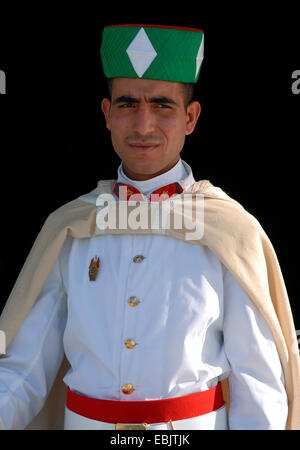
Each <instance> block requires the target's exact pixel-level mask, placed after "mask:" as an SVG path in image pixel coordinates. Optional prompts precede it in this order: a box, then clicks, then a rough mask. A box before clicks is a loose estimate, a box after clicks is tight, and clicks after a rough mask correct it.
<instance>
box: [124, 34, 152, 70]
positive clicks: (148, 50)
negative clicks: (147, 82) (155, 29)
mask: <svg viewBox="0 0 300 450" xmlns="http://www.w3.org/2000/svg"><path fill="white" fill-rule="evenodd" d="M126 53H127V55H128V56H129V59H130V61H131V64H132V66H133V68H134V70H135V71H136V74H137V75H138V77H139V78H141V77H142V76H143V75H144V73H145V72H146V70H147V69H148V67H150V65H151V63H152V61H153V60H154V58H156V56H157V53H156V51H155V49H154V47H153V45H152V44H151V41H150V39H149V38H148V36H147V34H146V32H145V30H144V28H141V29H140V31H139V32H138V34H137V35H136V36H135V38H134V39H133V41H132V42H131V44H130V45H129V47H128V48H127V50H126Z"/></svg>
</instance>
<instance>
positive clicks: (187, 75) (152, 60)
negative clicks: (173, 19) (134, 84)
mask: <svg viewBox="0 0 300 450" xmlns="http://www.w3.org/2000/svg"><path fill="white" fill-rule="evenodd" d="M203 55H204V33H203V31H202V30H199V29H196V28H186V27H170V26H160V25H136V24H134V25H132V24H130V25H112V26H107V27H105V28H104V30H103V38H102V45H101V59H102V64H103V71H104V75H105V76H106V77H107V78H117V77H122V78H147V79H150V80H166V81H177V82H181V83H196V82H197V80H198V77H199V72H200V68H201V64H202V61H203Z"/></svg>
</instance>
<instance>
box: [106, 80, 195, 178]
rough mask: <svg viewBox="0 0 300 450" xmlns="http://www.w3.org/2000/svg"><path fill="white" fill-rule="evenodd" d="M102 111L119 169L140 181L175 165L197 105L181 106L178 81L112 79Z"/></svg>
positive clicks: (193, 119) (191, 124)
mask: <svg viewBox="0 0 300 450" xmlns="http://www.w3.org/2000/svg"><path fill="white" fill-rule="evenodd" d="M102 110H103V112H104V115H105V119H106V126H107V128H108V129H109V130H110V132H111V139H112V144H113V147H114V149H115V151H116V153H117V154H118V156H119V157H120V158H121V160H122V161H123V169H124V172H125V173H126V174H127V176H129V177H130V178H133V179H136V180H146V179H149V178H152V177H154V176H157V175H159V174H161V173H164V172H166V171H167V170H169V169H171V168H172V167H173V166H174V165H175V164H176V163H177V161H178V160H179V154H180V152H181V150H182V148H183V145H184V141H185V136H186V135H188V134H191V133H192V132H193V130H194V128H195V125H196V122H197V119H198V117H199V114H200V105H199V103H198V102H192V103H191V104H190V105H188V107H187V108H186V106H185V104H184V91H183V87H182V85H181V84H180V83H173V82H168V81H157V80H146V79H132V78H115V79H114V80H113V83H112V96H111V101H110V100H108V99H106V98H105V99H103V101H102Z"/></svg>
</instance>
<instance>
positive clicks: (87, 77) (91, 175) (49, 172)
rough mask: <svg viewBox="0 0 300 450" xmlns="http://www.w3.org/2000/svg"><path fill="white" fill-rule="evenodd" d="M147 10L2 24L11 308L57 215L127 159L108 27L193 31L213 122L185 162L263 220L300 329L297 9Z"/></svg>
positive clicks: (4, 235) (6, 275) (201, 126)
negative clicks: (116, 138)
mask: <svg viewBox="0 0 300 450" xmlns="http://www.w3.org/2000/svg"><path fill="white" fill-rule="evenodd" d="M143 5H144V6H145V4H143ZM148 6H149V7H148V8H147V9H145V12H143V13H140V14H139V15H138V14H133V13H132V11H133V9H134V8H133V7H130V5H126V8H125V9H126V10H127V11H126V14H123V11H120V10H119V7H118V6H117V5H115V8H114V7H113V6H112V7H110V9H109V11H108V10H107V9H105V10H103V11H101V8H99V10H97V11H96V10H92V9H91V8H89V7H88V6H84V5H82V6H81V9H79V7H78V9H76V10H75V9H74V7H71V6H70V8H69V9H66V10H64V11H62V10H61V8H58V7H56V8H54V7H52V9H50V8H49V9H47V8H46V7H43V9H41V8H40V9H39V7H38V6H36V7H35V9H34V10H33V11H30V10H28V8H26V9H25V8H24V11H22V10H20V9H18V14H15V15H14V14H11V13H10V15H9V16H6V14H4V15H3V16H2V17H1V18H0V28H1V31H0V32H1V36H0V38H1V41H0V42H1V45H0V69H1V70H4V71H5V72H6V80H7V94H6V95H1V96H0V119H1V122H0V132H1V134H0V150H1V153H0V154H1V239H0V245H1V254H0V276H1V291H0V306H1V308H2V307H3V306H4V303H5V301H6V299H7V297H8V295H9V293H10V291H11V289H12V287H13V284H14V282H15V280H16V278H17V275H18V273H19V271H20V269H21V267H22V265H23V263H24V261H25V258H26V256H27V254H28V252H29V250H30V248H31V246H32V244H33V242H34V239H35V238H36V236H37V234H38V232H39V231H40V229H41V227H42V225H43V223H44V221H45V219H46V217H47V216H48V215H49V213H50V212H52V211H53V210H54V209H56V208H57V207H59V206H61V205H62V204H64V203H66V202H67V201H69V200H72V199H74V198H76V197H77V196H79V195H81V194H83V193H86V192H88V191H90V190H92V189H94V187H95V186H96V183H97V181H98V180H99V179H106V178H114V177H115V175H116V169H117V167H118V165H119V159H118V157H117V156H116V155H115V154H114V152H113V150H112V146H111V142H110V135H109V132H108V131H107V130H106V128H105V122H104V118H103V117H102V113H101V110H100V102H101V98H102V97H103V95H105V92H106V85H105V80H104V77H103V75H102V66H101V61H100V53H99V52H100V44H101V33H102V28H103V26H104V25H108V24H117V23H152V24H165V25H182V26H190V27H197V28H201V29H203V30H204V32H205V56H204V63H203V65H202V69H201V73H200V78H199V82H198V84H197V89H196V95H197V98H198V100H199V101H200V103H201V106H202V113H201V116H200V119H199V123H198V126H197V129H196V131H195V132H194V134H193V135H191V136H189V137H188V138H187V141H186V145H185V148H184V150H183V152H182V158H183V159H184V160H185V161H186V162H188V163H189V164H190V165H191V166H192V168H193V173H194V177H195V178H196V179H197V180H199V179H203V178H204V179H209V180H210V181H211V182H212V183H213V184H215V185H218V186H220V187H222V189H223V190H225V192H227V193H228V194H229V195H230V196H232V197H233V198H235V199H237V200H238V201H240V202H241V203H242V204H243V206H244V207H245V208H246V209H247V210H248V211H249V212H251V213H252V214H253V215H254V216H255V217H256V218H257V219H258V220H259V221H260V223H261V224H262V226H263V227H264V229H265V231H266V232H267V234H268V236H269V237H270V239H271V241H272V243H273V245H274V248H275V250H276V253H277V256H278V259H279V261H280V264H281V268H282V272H283V275H284V278H285V282H286V286H287V289H288V293H289V297H290V302H291V305H292V310H293V314H294V319H295V325H296V328H297V329H300V305H299V301H298V291H297V290H298V278H299V275H298V267H299V263H298V252H299V245H298V241H299V232H298V215H299V213H298V209H299V206H298V205H299V202H298V179H299V174H298V172H299V169H298V167H299V165H298V158H297V157H298V152H299V116H300V108H299V107H300V94H299V95H294V94H293V93H292V90H291V86H292V83H293V80H292V73H293V71H295V70H300V58H299V54H300V39H299V31H298V30H299V26H298V25H297V12H296V11H295V8H294V7H292V6H291V7H290V9H288V8H287V9H286V10H285V11H282V10H281V9H278V10H274V7H272V9H270V10H268V11H264V12H262V11H261V10H260V9H259V8H258V9H257V10H254V9H253V7H252V8H250V7H249V8H248V7H246V6H243V9H242V8H240V9H239V8H238V7H236V8H232V11H230V10H228V9H226V10H223V11H221V10H220V9H218V7H217V6H216V11H214V13H213V14H212V13H210V14H207V13H205V12H204V11H202V6H201V5H200V4H199V5H198V6H199V10H198V11H196V10H194V8H195V7H193V8H191V7H190V10H186V9H185V7H184V5H183V4H182V5H181V6H180V9H179V11H176V12H174V10H175V9H176V5H175V4H174V5H173V6H172V8H171V9H172V11H173V12H174V15H176V16H175V17H174V16H171V17H170V14H166V13H165V14H164V16H162V15H161V14H160V13H158V12H157V11H159V9H156V11H155V6H154V5H153V4H152V3H151V4H150V3H149V5H148ZM150 6H151V8H150ZM165 8H170V7H168V6H167V5H166V6H165ZM114 9H115V11H114ZM139 10H140V11H141V10H143V8H142V7H140V8H139ZM147 10H149V13H147V12H146V11H147ZM150 10H151V12H150ZM135 11H136V9H135ZM181 13H182V14H181ZM194 18H195V19H194ZM178 19H179V20H178ZM198 19H199V20H198Z"/></svg>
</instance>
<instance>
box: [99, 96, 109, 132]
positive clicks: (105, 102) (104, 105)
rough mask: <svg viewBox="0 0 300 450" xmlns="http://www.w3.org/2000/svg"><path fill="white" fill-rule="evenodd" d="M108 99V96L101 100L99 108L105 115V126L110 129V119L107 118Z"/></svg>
mask: <svg viewBox="0 0 300 450" xmlns="http://www.w3.org/2000/svg"><path fill="white" fill-rule="evenodd" d="M110 104H111V103H110V100H109V99H108V98H104V99H103V100H102V102H101V109H102V112H103V114H104V117H105V121H106V128H108V130H109V131H110V120H109V111H110Z"/></svg>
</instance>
